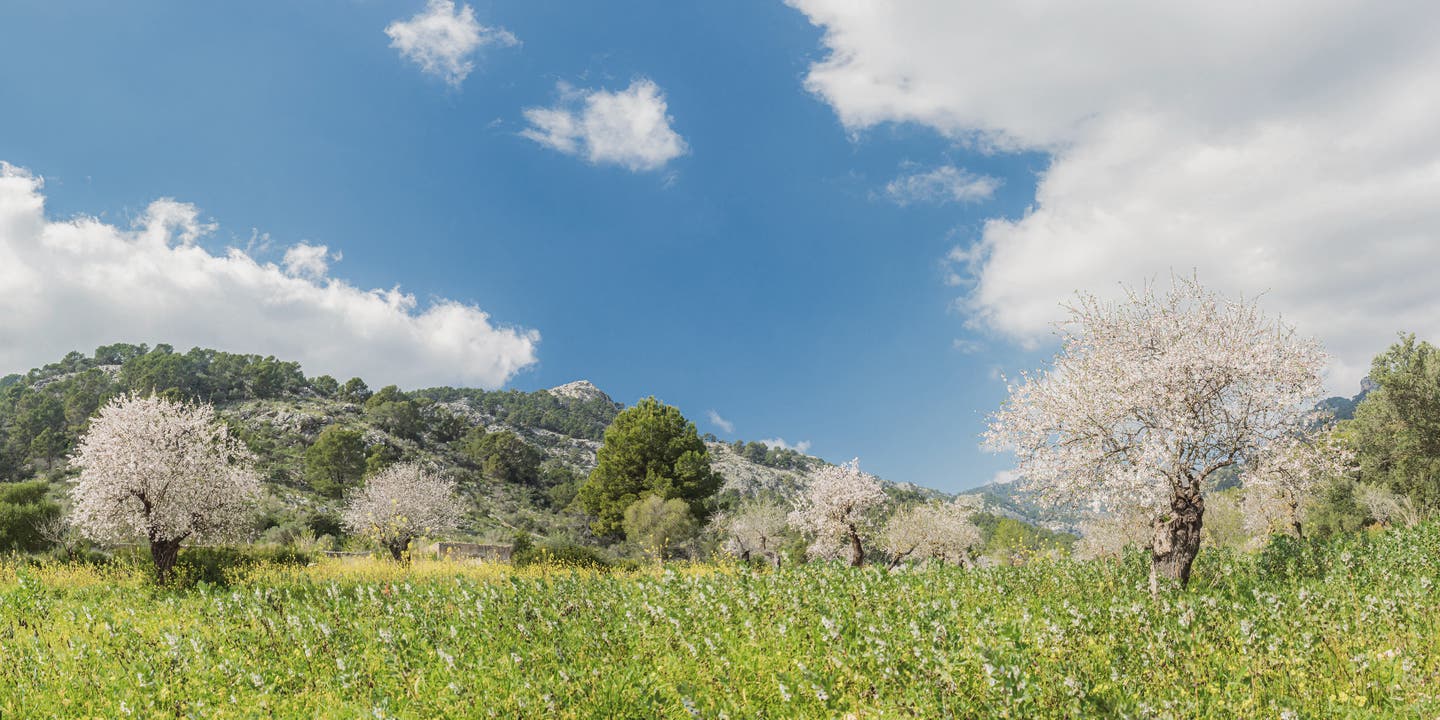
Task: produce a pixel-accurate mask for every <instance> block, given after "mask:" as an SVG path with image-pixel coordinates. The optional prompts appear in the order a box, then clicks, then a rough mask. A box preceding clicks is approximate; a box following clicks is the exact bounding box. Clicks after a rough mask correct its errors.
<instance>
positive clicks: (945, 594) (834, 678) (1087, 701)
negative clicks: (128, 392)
mask: <svg viewBox="0 0 1440 720" xmlns="http://www.w3.org/2000/svg"><path fill="white" fill-rule="evenodd" d="M1437 581H1440V527H1437V526H1435V525H1429V526H1421V527H1418V528H1412V529H1406V530H1392V531H1385V532H1370V533H1362V534H1359V535H1355V536H1350V537H1343V538H1338V539H1336V540H1333V541H1330V542H1328V543H1299V542H1295V541H1285V540H1283V539H1282V540H1278V541H1276V542H1275V543H1273V544H1272V545H1271V546H1270V547H1269V548H1267V549H1266V550H1264V551H1262V552H1260V553H1257V554H1240V553H1233V552H1229V551H1220V550H1206V551H1204V552H1202V553H1201V556H1200V560H1199V562H1198V563H1197V566H1196V572H1195V579H1194V581H1193V582H1192V584H1191V586H1190V588H1189V589H1188V590H1186V591H1184V592H1180V593H1176V594H1174V595H1171V596H1162V597H1160V598H1158V599H1157V598H1152V597H1151V595H1150V593H1149V591H1148V586H1147V583H1146V564H1145V558H1142V557H1139V556H1133V557H1129V558H1126V559H1124V560H1110V561H1096V562H1090V563H1082V562H1076V561H1071V560H1043V559H1041V560H1037V561H1035V562H1032V563H1029V564H1026V565H1023V566H1016V567H996V568H988V569H978V570H965V569H961V568H956V567H932V568H921V569H914V570H909V571H903V572H894V573H887V572H885V571H883V570H882V569H880V568H874V567H869V568H864V569H861V570H852V569H849V568H845V567H840V566H833V565H808V566H795V567H790V568H783V569H781V570H779V571H772V570H767V569H762V568H749V567H739V566H732V565H682V566H671V567H667V568H665V569H663V570H660V569H655V570H649V571H639V572H636V571H628V572H621V571H615V572H599V571H587V570H572V569H564V568H555V567H529V568H522V569H514V568H510V567H508V566H504V565H459V564H455V563H446V562H435V561H429V562H417V563H416V564H414V565H411V566H408V567H407V566H401V565H397V564H394V563H390V562H386V561H380V560H359V561H336V560H331V561H325V562H321V563H318V564H313V565H310V566H283V565H259V566H255V567H250V568H246V569H238V570H235V571H234V572H232V573H231V577H230V578H229V580H228V582H226V583H219V584H211V583H204V582H199V583H191V584H188V585H187V586H184V587H166V588H162V587H157V586H155V585H154V583H153V581H151V580H150V579H149V576H148V574H147V573H146V571H145V569H144V568H143V567H138V568H129V567H126V566H123V565H107V566H86V565H73V564H49V565H46V564H40V565H36V564H30V563H22V562H13V563H10V564H6V565H3V566H0V717H4V718H35V717H52V716H60V717H107V718H109V717H128V716H133V717H162V716H164V717H337V718H349V717H356V718H358V717H368V718H381V717H383V718H390V717H394V718H435V717H497V718H512V717H534V718H580V717H585V718H589V717H597V718H599V717H637V718H638V717H663V718H687V717H704V718H719V717H729V718H752V717H765V718H791V717H794V718H812V717H815V718H828V717H852V716H853V717H857V718H872V717H873V718H880V717H886V718H905V717H920V718H934V717H1024V718H1031V717H1096V716H1110V717H1146V718H1148V717H1177V718H1179V717H1300V718H1305V717H1322V716H1323V717H1356V718H1362V717H1434V716H1435V715H1436V714H1437V713H1440V653H1437V652H1436V649H1437V648H1440V587H1437V584H1440V582H1437Z"/></svg>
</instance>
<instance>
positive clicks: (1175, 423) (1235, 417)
mask: <svg viewBox="0 0 1440 720" xmlns="http://www.w3.org/2000/svg"><path fill="white" fill-rule="evenodd" d="M1069 310H1070V315H1071V317H1070V321H1069V322H1068V323H1066V324H1063V325H1061V329H1060V335H1061V343H1062V347H1061V350H1060V353H1059V354H1058V355H1057V356H1056V357H1055V360H1054V361H1053V364H1052V365H1051V367H1050V368H1049V369H1048V370H1046V371H1044V372H1042V373H1040V374H1036V375H1030V374H1023V375H1022V376H1021V378H1020V382H1019V383H1016V384H1012V385H1010V386H1009V393H1010V397H1009V399H1008V400H1007V401H1006V402H1005V405H1004V406H1003V407H1002V408H1001V410H1000V411H999V412H997V413H995V415H994V416H992V418H991V425H990V428H989V430H988V431H987V432H986V434H985V437H986V441H987V444H988V445H989V446H990V447H992V448H995V449H1011V450H1014V452H1015V453H1016V455H1017V458H1018V462H1019V471H1020V472H1021V474H1022V475H1024V476H1025V478H1026V479H1027V480H1028V482H1029V484H1030V485H1031V486H1032V487H1035V488H1037V489H1039V490H1040V491H1041V493H1042V495H1044V496H1046V497H1048V498H1049V499H1050V500H1052V501H1056V502H1075V503H1098V504H1099V505H1101V506H1104V507H1109V508H1118V507H1128V506H1139V507H1143V508H1147V509H1149V510H1150V512H1151V517H1152V518H1153V528H1154V536H1153V542H1152V547H1151V553H1152V559H1153V563H1152V571H1151V581H1152V586H1153V587H1158V584H1159V582H1160V581H1161V579H1162V577H1163V578H1164V579H1165V580H1166V581H1173V582H1178V583H1179V584H1181V585H1183V584H1185V583H1186V582H1187V581H1188V580H1189V575H1190V566H1191V563H1192V562H1193V561H1194V559H1195V554H1196V553H1197V552H1198V550H1199V547H1200V531H1201V518H1202V516H1203V514H1204V509H1205V508H1204V498H1203V497H1202V490H1201V488H1202V487H1203V484H1204V482H1205V480H1206V478H1208V477H1209V476H1210V475H1211V474H1212V473H1214V472H1215V471H1217V470H1220V469H1221V468H1225V467H1229V466H1231V465H1236V464H1239V463H1243V462H1246V461H1247V460H1250V459H1253V458H1255V457H1257V456H1258V454H1259V453H1260V452H1261V451H1263V450H1264V449H1265V448H1266V447H1267V446H1269V445H1270V444H1271V443H1273V442H1275V441H1277V440H1280V439H1283V438H1286V437H1289V436H1291V435H1292V434H1294V433H1295V432H1296V431H1297V430H1298V429H1299V428H1300V426H1301V425H1302V424H1303V421H1304V420H1305V409H1306V408H1309V407H1312V406H1313V403H1314V401H1315V400H1316V399H1317V398H1318V396H1319V395H1320V391H1321V377H1320V373H1321V370H1322V369H1323V368H1324V367H1325V362H1326V356H1325V353H1324V352H1323V351H1322V350H1321V348H1320V346H1319V344H1318V343H1316V342H1315V341H1313V340H1309V339H1304V338H1301V337H1299V336H1297V334H1296V332H1295V330H1294V329H1293V328H1292V327H1290V326H1289V325H1287V324H1285V323H1283V322H1280V321H1277V320H1271V319H1269V318H1267V317H1266V316H1265V315H1264V314H1263V313H1262V312H1261V311H1260V309H1259V307H1258V305H1257V304H1256V303H1255V302H1254V301H1247V300H1243V299H1242V300H1235V301H1229V300H1224V299H1222V298H1220V297H1218V296H1217V295H1215V294H1214V293H1211V292H1209V291H1207V290H1205V289H1204V288H1203V287H1202V286H1201V285H1200V284H1199V283H1198V282H1197V281H1195V280H1193V279H1184V278H1180V279H1176V280H1175V281H1174V285H1173V287H1172V289H1171V290H1170V292H1169V293H1168V294H1165V295H1163V296H1162V295H1157V294H1156V293H1155V292H1154V290H1153V288H1151V287H1146V288H1145V289H1143V290H1141V291H1135V290H1130V291H1128V292H1127V296H1126V299H1125V300H1123V301H1120V302H1113V303H1112V302H1105V301H1102V300H1100V299H1099V298H1097V297H1095V296H1093V295H1087V294H1080V295H1079V296H1078V298H1077V301H1076V302H1075V304H1074V305H1073V306H1071V307H1070V308H1069Z"/></svg>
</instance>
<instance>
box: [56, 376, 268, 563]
mask: <svg viewBox="0 0 1440 720" xmlns="http://www.w3.org/2000/svg"><path fill="white" fill-rule="evenodd" d="M72 462H73V464H74V465H75V467H77V468H79V470H80V477H79V480H78V482H77V483H76V484H75V487H74V488H72V489H71V491H70V498H71V500H72V501H73V503H74V507H73V509H72V511H71V516H70V518H71V522H73V523H74V525H75V526H76V527H77V528H79V530H80V531H81V533H83V534H84V535H85V536H86V537H88V538H90V539H91V540H95V541H97V542H107V543H114V542H125V541H133V540H141V541H144V542H148V543H149V544H150V552H151V555H152V557H153V558H154V560H155V567H156V572H157V574H158V575H159V577H160V579H161V581H164V580H165V579H166V578H167V577H168V575H169V572H170V568H171V567H173V566H174V563H175V559H176V557H177V554H178V552H179V549H180V544H181V543H183V542H186V541H189V540H206V541H212V542H213V541H225V540H231V539H235V538H238V537H239V536H241V535H242V534H243V533H244V531H246V530H247V529H249V522H250V520H251V508H252V506H253V504H254V502H255V500H256V498H257V497H258V495H259V493H260V480H259V478H258V477H257V476H256V474H255V472H254V470H253V464H254V458H253V456H252V455H251V453H250V451H249V450H248V449H247V448H246V447H245V445H244V443H242V442H241V441H240V440H239V439H238V438H236V437H235V436H233V435H231V434H230V431H229V429H228V428H226V427H225V425H223V424H221V423H219V422H217V420H216V418H215V409H214V408H213V407H211V406H210V405H189V404H185V403H181V402H174V401H171V400H166V399H164V398H160V397H155V396H150V397H141V396H136V395H131V396H125V397H119V398H116V399H114V400H112V401H111V402H110V403H109V404H108V405H106V406H105V407H103V408H101V409H100V411H99V413H98V414H97V415H96V416H95V417H94V418H93V419H92V420H91V421H90V429H89V431H87V432H86V434H85V436H84V437H82V438H81V439H80V443H79V445H78V446H77V448H76V450H75V455H74V458H73V460H72Z"/></svg>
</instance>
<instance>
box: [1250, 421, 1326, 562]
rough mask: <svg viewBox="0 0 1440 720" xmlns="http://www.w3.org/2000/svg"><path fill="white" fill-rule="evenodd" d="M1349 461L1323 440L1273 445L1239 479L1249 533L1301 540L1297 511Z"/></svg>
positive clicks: (1301, 530) (1288, 441) (1276, 443)
mask: <svg viewBox="0 0 1440 720" xmlns="http://www.w3.org/2000/svg"><path fill="white" fill-rule="evenodd" d="M1351 458H1352V455H1351V454H1350V453H1348V452H1346V451H1345V450H1343V449H1341V448H1339V447H1336V446H1335V445H1333V444H1331V443H1329V442H1327V441H1325V440H1324V439H1316V440H1307V439H1303V438H1298V437H1291V438H1285V439H1282V440H1279V441H1277V442H1275V443H1273V444H1272V445H1271V447H1270V448H1269V450H1268V451H1267V452H1266V453H1265V454H1264V455H1262V456H1260V457H1259V458H1257V460H1256V462H1254V463H1253V465H1252V467H1250V468H1249V469H1248V470H1247V471H1246V473H1245V475H1244V476H1242V481H1243V482H1244V487H1245V503H1244V508H1245V521H1246V524H1247V526H1248V527H1249V529H1250V530H1251V531H1252V532H1255V533H1257V534H1263V535H1269V534H1270V533H1272V532H1275V531H1277V530H1280V531H1284V532H1292V533H1294V534H1295V537H1301V538H1303V537H1305V532H1304V526H1303V525H1302V524H1301V520H1300V518H1301V508H1302V507H1303V506H1304V504H1305V502H1306V501H1307V500H1309V499H1310V498H1312V497H1314V496H1315V495H1316V493H1317V492H1318V491H1319V489H1320V487H1321V485H1322V484H1324V483H1325V482H1326V481H1327V480H1331V479H1333V478H1335V477H1338V476H1339V475H1341V474H1342V473H1344V472H1345V469H1346V467H1347V466H1348V465H1349V463H1350V461H1351Z"/></svg>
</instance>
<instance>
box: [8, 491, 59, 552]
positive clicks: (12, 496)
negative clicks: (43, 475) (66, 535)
mask: <svg viewBox="0 0 1440 720" xmlns="http://www.w3.org/2000/svg"><path fill="white" fill-rule="evenodd" d="M48 490H49V485H48V484H47V483H46V482H44V481H42V480H36V481H34V482H23V483H0V552H11V551H21V552H36V551H39V550H43V549H45V538H44V537H43V536H41V534H40V532H39V527H40V525H41V523H44V522H46V521H49V520H53V519H55V518H57V517H59V516H60V506H59V505H56V504H55V503H53V502H51V501H50V500H48V499H47V498H46V494H47V492H48Z"/></svg>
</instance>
